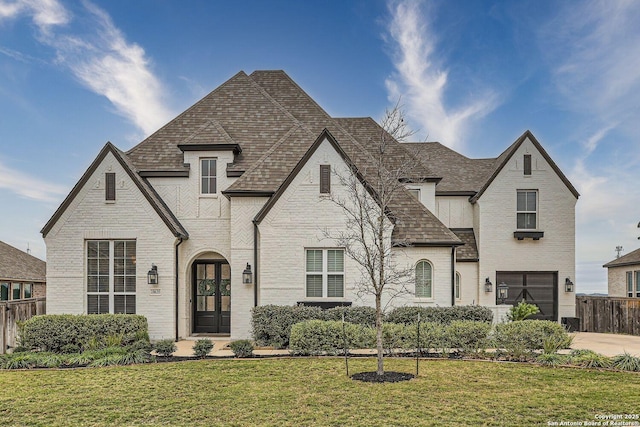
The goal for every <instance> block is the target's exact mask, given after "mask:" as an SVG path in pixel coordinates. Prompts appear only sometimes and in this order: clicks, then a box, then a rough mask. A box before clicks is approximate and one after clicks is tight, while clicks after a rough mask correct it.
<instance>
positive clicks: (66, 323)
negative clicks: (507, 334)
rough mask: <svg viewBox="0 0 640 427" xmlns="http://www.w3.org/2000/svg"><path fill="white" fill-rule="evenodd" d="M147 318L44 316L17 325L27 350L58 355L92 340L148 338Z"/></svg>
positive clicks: (137, 316) (121, 315) (125, 343)
mask: <svg viewBox="0 0 640 427" xmlns="http://www.w3.org/2000/svg"><path fill="white" fill-rule="evenodd" d="M147 331H148V326H147V319H146V318H145V317H144V316H140V315H134V314H88V315H87V314H81V315H70V314H45V315H41V316H34V317H32V318H31V319H29V320H27V321H25V322H24V323H22V324H21V326H20V340H21V344H22V345H23V346H24V347H26V348H28V349H40V350H42V351H52V352H56V353H60V352H62V348H63V347H64V346H66V345H75V346H78V347H82V346H83V345H84V344H86V343H89V341H90V340H92V339H95V340H96V342H100V343H101V345H102V343H104V342H105V340H106V337H108V336H120V335H121V336H122V344H123V345H128V344H129V343H132V342H134V341H136V340H137V339H138V337H140V336H145V335H146V336H147V337H148V332H147Z"/></svg>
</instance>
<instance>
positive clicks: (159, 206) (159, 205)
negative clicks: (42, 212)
mask: <svg viewBox="0 0 640 427" xmlns="http://www.w3.org/2000/svg"><path fill="white" fill-rule="evenodd" d="M108 153H112V154H113V156H114V157H115V158H116V160H117V161H118V163H120V165H121V166H122V167H123V169H124V170H125V171H126V172H127V175H128V176H129V177H130V178H131V180H132V181H133V182H134V183H135V184H136V187H138V189H139V190H140V192H141V193H142V194H143V195H144V196H145V198H146V199H147V201H148V202H149V204H150V205H151V207H153V209H154V210H155V211H156V213H157V214H158V215H159V216H160V218H161V219H162V220H163V221H164V223H165V224H166V225H167V227H168V228H169V230H170V231H171V232H172V233H173V235H174V236H176V237H180V238H188V237H189V234H188V233H187V231H186V230H185V229H184V227H183V226H182V224H180V221H178V219H177V218H176V217H175V216H174V215H173V213H172V212H171V210H170V209H169V208H168V207H167V205H166V204H165V203H164V201H163V200H162V198H161V197H160V196H159V195H158V194H157V193H156V192H155V190H154V189H153V187H151V185H150V184H149V182H148V181H147V180H146V179H145V178H142V177H141V176H140V175H139V173H138V171H137V170H136V169H135V166H134V165H133V164H132V162H131V161H130V160H129V159H128V158H127V156H126V155H125V154H124V153H123V152H122V151H120V150H118V149H117V148H116V147H115V146H114V145H113V144H112V143H111V142H107V143H106V144H105V146H104V147H103V148H102V150H100V153H99V154H98V156H97V157H96V159H95V160H94V161H93V163H91V165H90V166H89V167H88V168H87V170H86V171H85V173H84V174H83V175H82V177H81V178H80V180H79V181H78V182H77V183H76V185H75V186H74V187H73V189H72V190H71V192H70V193H69V195H68V196H67V197H66V198H65V199H64V201H63V202H62V204H60V206H59V207H58V209H57V210H56V211H55V212H54V214H53V216H52V217H51V218H50V219H49V221H47V223H46V224H45V226H44V227H43V228H42V230H40V232H41V233H42V236H43V237H47V234H48V233H49V231H51V228H53V226H54V225H55V223H56V222H57V221H58V219H60V217H61V216H62V214H63V213H64V212H65V211H66V210H67V208H68V207H69V205H70V204H71V202H72V201H73V199H74V198H75V197H76V196H77V195H78V193H79V192H80V191H81V190H82V188H83V187H84V186H85V184H86V183H87V181H88V180H89V178H90V177H91V175H92V174H93V173H94V172H95V170H96V169H97V168H98V166H99V165H100V163H102V161H103V160H104V158H105V157H106V156H107V154H108Z"/></svg>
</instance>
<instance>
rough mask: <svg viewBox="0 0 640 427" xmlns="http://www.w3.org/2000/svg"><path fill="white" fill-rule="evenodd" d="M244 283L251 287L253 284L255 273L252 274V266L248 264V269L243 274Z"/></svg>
mask: <svg viewBox="0 0 640 427" xmlns="http://www.w3.org/2000/svg"><path fill="white" fill-rule="evenodd" d="M242 283H244V284H245V285H250V284H252V283H253V273H252V272H251V265H250V264H249V263H247V268H245V269H244V271H243V272H242Z"/></svg>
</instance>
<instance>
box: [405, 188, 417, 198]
mask: <svg viewBox="0 0 640 427" xmlns="http://www.w3.org/2000/svg"><path fill="white" fill-rule="evenodd" d="M407 190H409V193H411V195H412V196H414V197H415V198H416V199H418V200H420V189H419V188H411V187H409V188H407ZM414 191H415V192H417V194H414V193H413V192H414Z"/></svg>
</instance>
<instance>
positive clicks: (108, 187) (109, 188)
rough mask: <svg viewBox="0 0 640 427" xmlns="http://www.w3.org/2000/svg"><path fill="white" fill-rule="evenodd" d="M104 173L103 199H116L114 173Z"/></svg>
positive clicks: (111, 200) (109, 200)
mask: <svg viewBox="0 0 640 427" xmlns="http://www.w3.org/2000/svg"><path fill="white" fill-rule="evenodd" d="M104 175H105V176H104V182H105V186H104V188H105V195H104V199H105V200H106V201H108V202H113V201H115V200H116V174H115V173H113V172H107V173H106V174H104Z"/></svg>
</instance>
